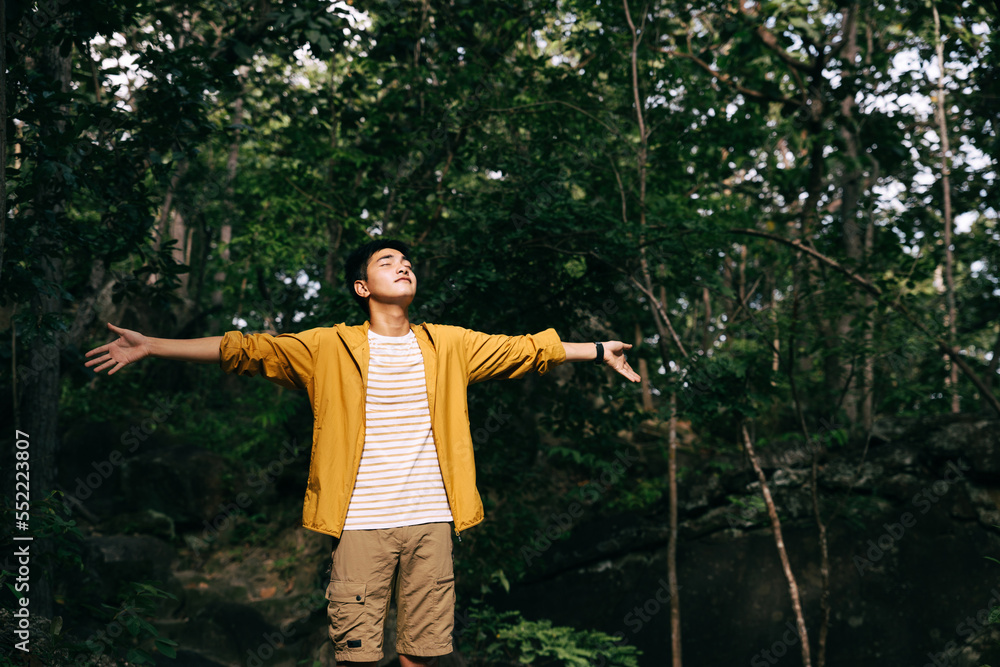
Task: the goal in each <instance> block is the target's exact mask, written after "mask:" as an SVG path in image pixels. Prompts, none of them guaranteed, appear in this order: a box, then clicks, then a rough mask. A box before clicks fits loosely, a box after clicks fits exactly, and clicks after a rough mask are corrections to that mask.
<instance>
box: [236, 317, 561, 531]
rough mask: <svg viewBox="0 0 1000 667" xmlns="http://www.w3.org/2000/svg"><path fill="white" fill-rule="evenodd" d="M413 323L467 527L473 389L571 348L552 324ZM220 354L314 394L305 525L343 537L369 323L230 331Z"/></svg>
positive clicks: (457, 506)
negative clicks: (480, 327) (486, 328)
mask: <svg viewBox="0 0 1000 667" xmlns="http://www.w3.org/2000/svg"><path fill="white" fill-rule="evenodd" d="M410 329H411V330H412V331H413V332H414V334H416V337H417V343H418V344H419V346H420V352H421V354H422V355H423V357H424V371H425V374H426V377H427V401H428V403H429V405H430V412H431V426H432V428H433V431H434V445H435V447H436V448H437V455H438V462H439V463H440V465H441V476H442V477H443V478H444V488H445V491H446V492H447V494H448V503H449V504H450V505H451V514H452V517H453V518H454V520H455V532H456V533H460V532H461V531H463V530H465V529H466V528H470V527H472V526H474V525H476V524H477V523H480V522H481V521H482V520H483V503H482V500H481V499H480V497H479V491H478V490H477V489H476V467H475V460H474V455H473V450H472V434H471V432H470V430H469V408H468V401H467V396H466V387H467V386H468V385H469V384H471V383H473V382H480V381H482V380H489V379H491V378H517V377H521V376H523V375H525V374H527V373H529V372H531V371H537V372H538V373H545V372H547V371H548V370H549V369H550V368H551V367H552V366H553V365H555V364H559V363H561V362H563V361H565V360H566V353H565V350H564V349H563V346H562V342H561V341H560V340H559V336H558V334H556V332H555V330H553V329H546V330H545V331H543V332H541V333H538V334H534V335H527V336H493V335H488V334H484V333H479V332H478V331H471V330H469V329H463V328H461V327H453V326H446V325H441V324H426V323H424V324H411V325H410ZM220 353H221V366H222V370H224V371H225V372H227V373H238V374H240V375H257V374H258V373H259V374H261V375H263V376H264V377H266V378H268V379H269V380H271V381H272V382H275V383H277V384H280V385H282V386H285V387H289V388H295V389H305V390H306V391H307V392H308V394H309V402H310V403H311V404H312V411H313V442H312V457H311V459H310V462H309V482H308V485H307V487H306V497H305V502H304V503H303V506H302V525H303V526H304V527H306V528H308V529H310V530H315V531H316V532H319V533H325V534H327V535H333V536H335V537H340V533H341V531H342V530H343V528H344V521H345V520H346V518H347V506H348V503H349V502H350V499H351V493H352V492H353V490H354V482H355V480H356V479H357V474H358V467H359V465H360V463H361V452H362V449H363V448H364V444H365V388H366V387H367V386H368V354H369V352H368V322H365V323H364V324H363V325H360V326H347V325H345V324H337V325H335V326H333V327H324V328H318V329H310V330H308V331H303V332H301V333H296V334H281V335H280V336H272V335H270V334H243V333H241V332H239V331H230V332H228V333H226V334H225V336H223V338H222V343H221V345H220Z"/></svg>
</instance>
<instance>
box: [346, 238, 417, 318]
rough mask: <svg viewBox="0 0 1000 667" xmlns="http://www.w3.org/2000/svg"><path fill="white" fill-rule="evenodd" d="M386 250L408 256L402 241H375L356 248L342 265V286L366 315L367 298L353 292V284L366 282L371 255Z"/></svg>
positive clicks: (407, 249) (367, 312) (406, 247)
mask: <svg viewBox="0 0 1000 667" xmlns="http://www.w3.org/2000/svg"><path fill="white" fill-rule="evenodd" d="M386 248H391V249H392V250H398V251H399V252H401V253H403V256H404V257H409V256H410V247H409V246H408V245H406V244H405V243H403V242H402V241H395V240H393V239H377V240H375V241H369V242H368V243H366V244H364V245H363V246H361V247H360V248H357V249H356V250H355V251H354V252H352V253H351V254H350V255H349V256H348V257H347V262H346V263H345V264H344V284H345V286H346V287H347V291H348V292H350V294H351V296H353V297H354V300H355V301H357V302H358V305H359V306H361V308H362V309H363V310H364V311H365V314H366V315H370V314H371V313H370V312H369V310H368V298H367V297H363V296H359V295H358V293H357V292H356V291H355V290H354V283H355V282H357V281H358V280H368V262H369V261H370V260H371V258H372V255H374V254H375V253H377V252H378V251H379V250H385V249H386Z"/></svg>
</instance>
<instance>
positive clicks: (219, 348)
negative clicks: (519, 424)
mask: <svg viewBox="0 0 1000 667" xmlns="http://www.w3.org/2000/svg"><path fill="white" fill-rule="evenodd" d="M408 254H409V250H408V248H407V246H406V245H405V244H403V243H400V242H397V241H390V240H379V241H373V242H371V243H368V244H366V245H364V246H362V247H361V248H358V249H357V250H356V251H355V252H354V253H352V254H351V256H350V257H349V258H348V260H347V265H346V271H345V273H346V283H347V287H348V289H349V290H350V291H351V293H352V294H353V295H354V296H355V298H356V299H357V301H358V302H359V304H360V305H361V307H362V308H363V309H364V310H365V311H366V313H367V314H368V321H367V322H365V323H364V324H363V325H360V326H347V325H344V324H338V325H335V326H333V327H324V328H317V329H311V330H309V331H304V332H301V333H298V334H282V335H279V336H272V335H269V334H243V333H241V332H239V331H230V332H228V333H227V334H226V335H225V336H217V337H211V338H201V339H195V340H169V339H157V338H147V337H145V336H143V335H142V334H139V333H137V332H134V331H129V330H127V329H120V328H118V327H115V326H112V325H111V324H108V328H109V329H111V330H112V331H114V332H115V333H117V334H119V336H120V337H119V338H118V339H117V340H115V341H113V342H111V343H109V344H107V345H103V346H101V347H98V348H95V349H93V350H91V351H90V352H88V353H87V356H88V357H93V358H92V359H91V360H90V361H88V362H87V363H86V365H87V366H94V367H95V368H94V370H95V371H98V372H99V371H103V370H107V371H108V374H109V375H110V374H113V373H115V372H117V371H118V370H120V369H121V368H123V367H124V366H127V365H128V364H130V363H133V362H135V361H138V360H140V359H143V358H145V357H150V356H152V357H160V358H165V359H179V360H185V361H201V362H217V363H220V364H221V367H222V369H223V370H224V371H226V372H228V373H239V374H241V375H256V374H258V373H259V374H261V375H264V376H265V377H267V378H268V379H269V380H271V381H272V382H276V383H278V384H281V385H283V386H286V387H293V388H298V389H304V390H305V391H307V392H308V394H309V400H310V403H311V405H312V409H313V417H314V430H313V447H312V457H311V460H310V467H309V479H308V483H307V488H306V496H305V503H304V506H303V511H302V525H303V526H304V527H306V528H309V529H310V530H315V531H317V532H320V533H325V534H327V535H332V536H333V537H334V538H335V540H334V549H333V567H332V571H331V576H330V583H329V586H328V587H327V590H326V597H327V599H328V600H329V606H328V614H329V617H330V637H331V639H332V640H333V643H334V647H335V653H336V658H337V664H338V665H340V664H343V665H371V666H372V667H374V666H375V665H376V664H377V662H378V661H379V660H380V659H381V658H382V655H383V652H382V637H383V628H384V622H385V616H386V612H387V611H388V608H389V600H390V598H391V597H392V593H393V591H394V590H395V595H396V607H397V642H396V650H397V652H398V653H399V656H400V663H401V664H402V666H403V667H413V666H416V665H435V664H436V663H437V658H438V656H442V655H447V654H448V653H451V650H452V644H451V635H452V629H453V622H454V606H455V593H454V574H453V569H452V540H451V534H450V532H451V528H450V525H453V526H454V531H455V533H456V534H459V535H460V534H461V532H462V531H464V530H466V529H468V528H470V527H472V526H474V525H476V524H478V523H480V522H481V521H482V520H483V505H482V502H481V500H480V498H479V493H478V491H477V490H476V472H475V462H474V458H473V446H472V435H471V432H470V429H469V420H468V405H467V402H466V400H467V397H466V387H467V386H468V385H469V384H470V383H472V382H479V381H482V380H487V379H491V378H516V377H521V376H523V375H525V374H526V373H528V372H532V371H534V372H538V373H545V372H546V371H548V370H549V369H550V368H551V367H552V366H554V365H556V364H559V363H562V362H564V361H597V362H602V363H605V364H607V365H609V366H611V367H612V368H613V369H615V370H616V371H617V372H619V373H621V374H622V375H623V376H625V377H626V378H628V379H629V380H631V381H633V382H637V381H638V380H639V376H638V375H637V374H636V373H635V372H634V371H633V370H632V368H631V367H630V366H629V365H628V363H627V361H626V359H625V351H626V350H628V349H629V348H631V347H632V346H631V345H628V344H625V343H622V342H620V341H608V342H605V343H564V342H562V341H560V339H559V336H558V335H557V334H556V332H555V331H554V330H552V329H547V330H546V331H543V332H541V333H538V334H534V335H526V336H494V335H487V334H483V333H479V332H477V331H471V330H468V329H463V328H461V327H454V326H444V325H435V324H429V323H424V324H412V323H411V322H410V319H409V315H408V308H409V306H410V303H411V302H412V301H413V298H414V296H415V295H416V291H417V277H416V275H415V274H414V272H413V265H412V264H411V262H410V259H409V258H408Z"/></svg>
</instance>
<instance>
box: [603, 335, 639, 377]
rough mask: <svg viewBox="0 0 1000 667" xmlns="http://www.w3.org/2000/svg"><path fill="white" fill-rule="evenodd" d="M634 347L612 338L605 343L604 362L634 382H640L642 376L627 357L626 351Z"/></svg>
mask: <svg viewBox="0 0 1000 667" xmlns="http://www.w3.org/2000/svg"><path fill="white" fill-rule="evenodd" d="M631 349H632V345H631V344H630V343H623V342H621V341H620V340H611V341H608V342H607V343H604V363H605V364H607V365H608V366H611V368H613V369H615V370H616V371H618V372H619V373H621V374H622V375H624V376H625V377H626V378H628V379H629V380H631V381H632V382H638V381H639V380H641V379H642V378H640V377H639V374H638V373H636V372H635V371H634V370H632V367H631V366H629V365H628V360H626V359H625V352H626V351H628V350H631Z"/></svg>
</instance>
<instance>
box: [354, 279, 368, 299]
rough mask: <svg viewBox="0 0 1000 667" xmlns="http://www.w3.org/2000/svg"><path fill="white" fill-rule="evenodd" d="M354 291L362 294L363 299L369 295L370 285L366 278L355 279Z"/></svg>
mask: <svg viewBox="0 0 1000 667" xmlns="http://www.w3.org/2000/svg"><path fill="white" fill-rule="evenodd" d="M354 293H355V294H357V295H358V296H360V297H361V298H362V299H364V298H365V297H367V296H368V295H369V294H370V292H369V291H368V285H367V283H365V281H364V280H355V281H354Z"/></svg>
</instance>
